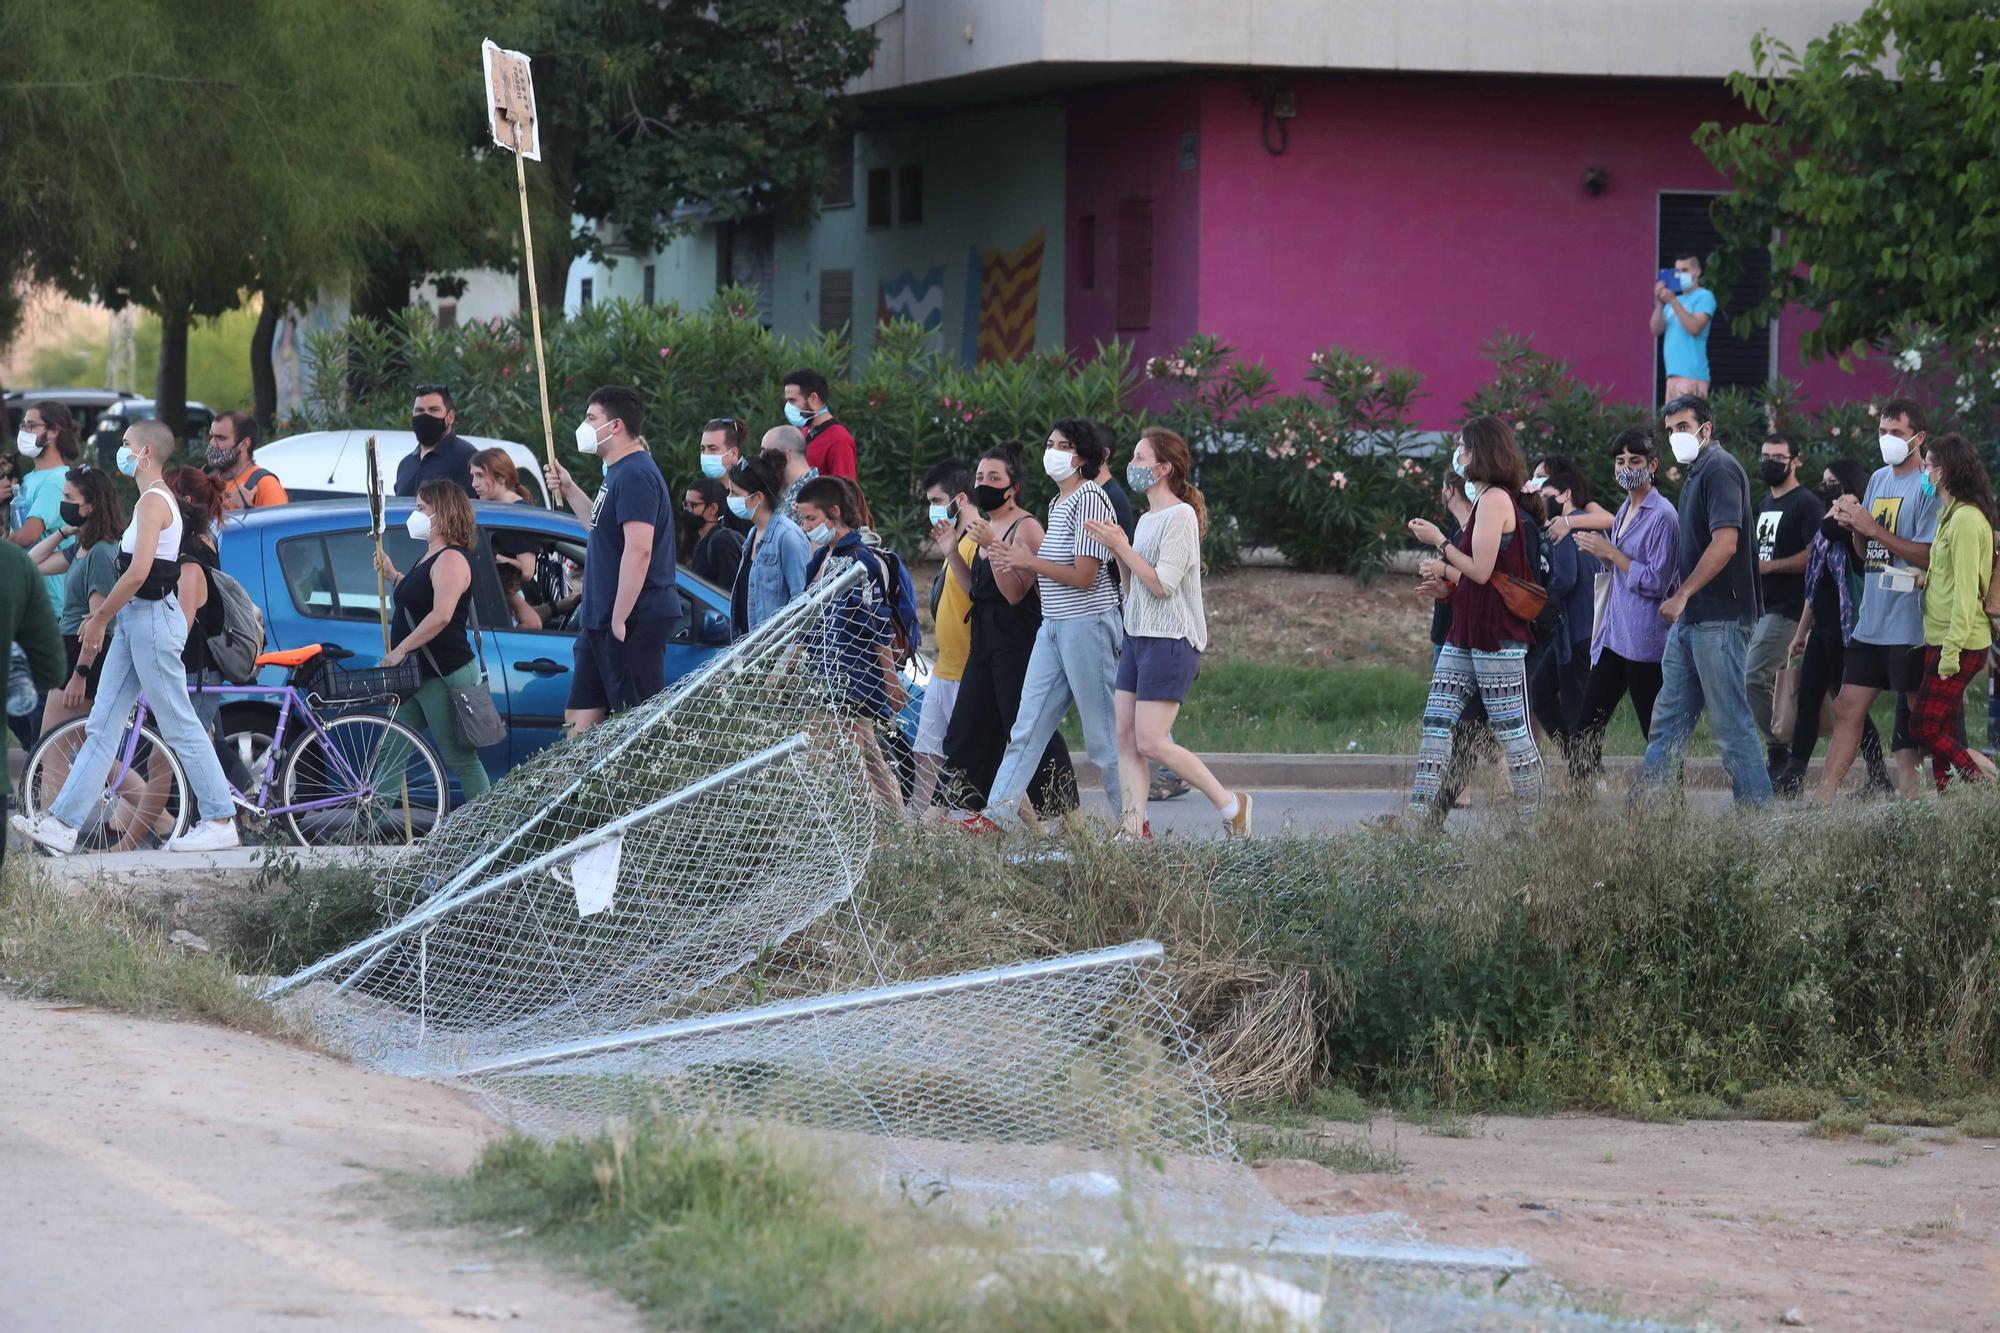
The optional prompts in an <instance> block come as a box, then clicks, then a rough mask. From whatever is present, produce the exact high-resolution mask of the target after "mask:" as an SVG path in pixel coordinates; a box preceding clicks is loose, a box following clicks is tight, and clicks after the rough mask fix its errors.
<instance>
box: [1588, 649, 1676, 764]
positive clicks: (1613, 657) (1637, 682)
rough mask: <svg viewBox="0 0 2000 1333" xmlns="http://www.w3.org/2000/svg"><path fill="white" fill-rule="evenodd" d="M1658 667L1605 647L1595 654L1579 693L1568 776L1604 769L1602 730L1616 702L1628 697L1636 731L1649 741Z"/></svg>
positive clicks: (1657, 680)
mask: <svg viewBox="0 0 2000 1333" xmlns="http://www.w3.org/2000/svg"><path fill="white" fill-rule="evenodd" d="M1660 678H1661V672H1660V664H1659V663H1658V662H1634V661H1632V660H1631V659H1630V658H1625V657H1620V656H1619V655H1618V654H1617V653H1614V652H1612V651H1611V650H1610V649H1609V648H1606V649H1605V650H1604V651H1603V652H1601V653H1599V654H1598V655H1597V662H1596V663H1595V664H1594V665H1593V666H1592V667H1591V668H1590V677H1589V679H1588V681H1587V683H1586V684H1585V686H1584V691H1583V712H1582V715H1581V716H1580V717H1579V718H1578V719H1577V728H1576V729H1577V742H1576V744H1575V746H1574V747H1572V749H1571V751H1570V765H1569V771H1570V776H1571V777H1572V778H1574V779H1576V780H1577V781H1579V782H1582V781H1586V780H1588V779H1590V778H1594V777H1596V776H1597V775H1598V774H1599V773H1600V772H1602V771H1603V769H1604V729H1605V727H1607V726H1609V725H1610V724H1611V715H1612V714H1613V713H1615V712H1617V711H1618V701H1619V700H1621V699H1623V698H1624V697H1625V696H1626V695H1628V694H1629V695H1631V696H1632V711H1633V712H1635V713H1637V714H1638V715H1639V731H1640V733H1641V734H1642V735H1644V736H1645V737H1646V739H1647V740H1651V739H1652V738H1653V701H1654V700H1655V699H1657V698H1659V697H1660Z"/></svg>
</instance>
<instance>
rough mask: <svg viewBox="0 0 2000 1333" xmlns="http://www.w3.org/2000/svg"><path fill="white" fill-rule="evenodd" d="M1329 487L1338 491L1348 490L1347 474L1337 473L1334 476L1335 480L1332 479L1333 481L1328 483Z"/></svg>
mask: <svg viewBox="0 0 2000 1333" xmlns="http://www.w3.org/2000/svg"><path fill="white" fill-rule="evenodd" d="M1327 485H1329V486H1331V487H1333V489H1335V490H1336V491H1344V490H1346V489H1347V474H1346V473H1345V472H1335V473H1334V474H1333V478H1332V480H1330V481H1328V482H1327Z"/></svg>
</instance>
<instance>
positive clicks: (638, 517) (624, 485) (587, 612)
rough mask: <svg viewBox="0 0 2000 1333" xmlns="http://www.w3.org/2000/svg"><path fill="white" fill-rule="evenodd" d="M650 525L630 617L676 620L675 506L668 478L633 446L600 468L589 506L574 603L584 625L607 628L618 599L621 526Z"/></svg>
mask: <svg viewBox="0 0 2000 1333" xmlns="http://www.w3.org/2000/svg"><path fill="white" fill-rule="evenodd" d="M627 523H650V524H652V525H653V555H652V559H651V560H649V561H648V562H647V564H646V582H645V585H644V586H643V587H641V588H640V589H639V600H638V601H636V602H634V603H633V604H632V614H631V615H630V616H629V617H628V622H641V621H649V620H679V619H680V617H681V610H680V598H679V596H678V595H677V594H676V593H675V592H674V509H673V505H672V504H670V503H669V502H668V500H667V479H666V478H665V477H663V476H661V475H660V465H659V464H657V463H655V462H654V461H653V458H652V455H650V454H648V453H647V452H646V451H645V450H644V449H635V450H633V451H632V452H631V453H629V454H627V455H625V457H623V458H621V459H619V460H618V461H617V462H615V463H613V464H612V465H611V466H610V467H608V468H606V469H605V470H604V489H602V490H600V491H599V492H598V493H597V503H595V504H594V505H592V506H591V509H590V546H589V548H588V549H587V550H586V551H585V553H584V561H583V604H582V605H581V606H580V607H579V608H578V613H579V615H580V617H581V624H582V626H583V628H584V629H610V628H611V609H612V607H613V606H615V605H616V604H617V601H618V567H619V565H620V564H621V563H622V562H623V561H624V559H625V525H626V524H627Z"/></svg>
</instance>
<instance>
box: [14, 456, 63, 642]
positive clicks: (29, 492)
mask: <svg viewBox="0 0 2000 1333" xmlns="http://www.w3.org/2000/svg"><path fill="white" fill-rule="evenodd" d="M68 475H69V469H68V468H60V467H51V468H37V469H36V470H35V471H33V472H30V473H28V474H27V475H26V476H24V477H22V478H21V483H20V485H19V487H18V488H16V490H15V492H14V515H13V517H14V526H15V527H16V528H19V527H21V526H22V525H23V524H25V523H26V522H27V521H28V520H29V519H31V518H39V519H40V520H42V534H43V535H44V536H46V535H48V534H49V533H51V532H54V531H55V530H56V529H57V528H59V527H61V526H62V495H63V480H64V478H66V477H67V476H68ZM56 549H58V550H60V551H64V552H70V553H74V552H75V550H76V540H75V539H74V538H71V539H70V540H69V541H66V542H63V543H61V544H60V545H59V546H58V547H57V548H56ZM67 582H68V576H67V575H64V574H44V575H42V586H43V587H44V588H46V589H48V593H49V605H50V606H52V607H54V608H55V609H56V610H57V611H61V610H62V604H63V592H64V589H65V587H66V585H67Z"/></svg>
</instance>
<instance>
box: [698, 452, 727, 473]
mask: <svg viewBox="0 0 2000 1333" xmlns="http://www.w3.org/2000/svg"><path fill="white" fill-rule="evenodd" d="M723 471H724V469H723V466H722V455H721V454H703V455H702V456H701V475H702V476H704V477H720V476H721V475H722V473H723Z"/></svg>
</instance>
